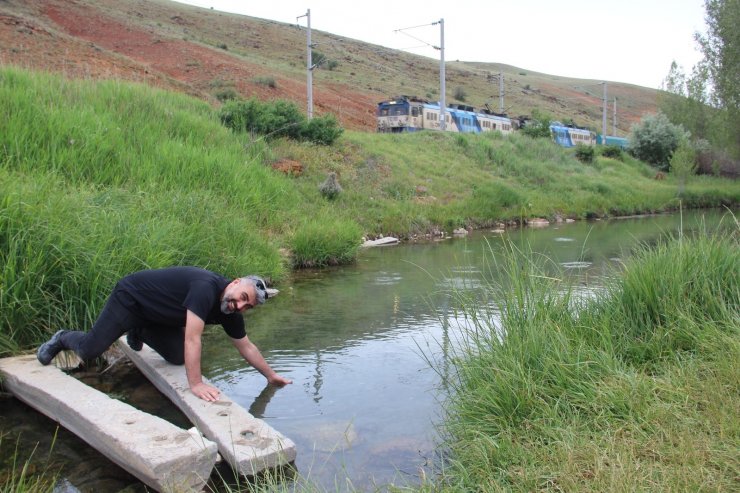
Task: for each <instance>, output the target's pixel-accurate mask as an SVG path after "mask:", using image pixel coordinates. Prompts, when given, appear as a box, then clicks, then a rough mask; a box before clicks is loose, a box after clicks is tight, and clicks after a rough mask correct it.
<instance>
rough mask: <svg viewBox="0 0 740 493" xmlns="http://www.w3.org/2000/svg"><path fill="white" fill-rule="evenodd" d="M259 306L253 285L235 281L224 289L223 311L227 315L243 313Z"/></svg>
mask: <svg viewBox="0 0 740 493" xmlns="http://www.w3.org/2000/svg"><path fill="white" fill-rule="evenodd" d="M256 304H257V293H256V292H255V288H254V286H252V285H251V284H246V283H242V282H241V281H240V280H239V279H234V280H233V281H231V283H229V285H228V286H226V289H224V296H223V298H221V311H222V312H223V313H225V314H227V315H229V314H231V313H234V312H243V311H245V310H249V309H250V308H253V307H254V306H255V305H256Z"/></svg>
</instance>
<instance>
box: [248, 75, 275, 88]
mask: <svg viewBox="0 0 740 493" xmlns="http://www.w3.org/2000/svg"><path fill="white" fill-rule="evenodd" d="M252 82H254V83H255V84H257V85H258V86H265V87H269V88H271V89H275V88H276V87H277V82H275V77H271V76H263V77H255V78H254V79H252Z"/></svg>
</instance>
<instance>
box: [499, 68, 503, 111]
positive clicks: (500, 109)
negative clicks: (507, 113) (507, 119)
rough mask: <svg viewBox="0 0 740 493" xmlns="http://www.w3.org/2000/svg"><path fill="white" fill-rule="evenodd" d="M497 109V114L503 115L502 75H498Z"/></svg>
mask: <svg viewBox="0 0 740 493" xmlns="http://www.w3.org/2000/svg"><path fill="white" fill-rule="evenodd" d="M498 108H499V113H501V114H503V113H504V73H503V72H499V73H498Z"/></svg>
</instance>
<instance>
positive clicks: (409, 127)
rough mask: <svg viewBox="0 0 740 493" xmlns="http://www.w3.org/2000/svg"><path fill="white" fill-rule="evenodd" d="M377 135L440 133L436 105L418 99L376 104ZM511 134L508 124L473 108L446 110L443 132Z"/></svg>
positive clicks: (503, 119)
mask: <svg viewBox="0 0 740 493" xmlns="http://www.w3.org/2000/svg"><path fill="white" fill-rule="evenodd" d="M377 122H378V132H393V133H396V132H414V131H417V130H422V129H425V130H440V129H441V121H440V107H439V104H436V103H429V102H427V101H423V100H420V99H415V98H409V97H405V96H404V97H400V98H398V99H394V100H390V101H382V102H380V103H378V111H377ZM512 130H513V127H512V124H511V120H510V119H509V118H507V117H505V116H501V115H496V114H494V113H490V112H486V111H483V112H477V111H475V110H474V108H473V107H472V106H464V105H450V106H449V107H448V108H446V109H445V131H447V132H463V133H480V132H493V131H498V132H502V133H504V134H507V133H509V132H511V131H512Z"/></svg>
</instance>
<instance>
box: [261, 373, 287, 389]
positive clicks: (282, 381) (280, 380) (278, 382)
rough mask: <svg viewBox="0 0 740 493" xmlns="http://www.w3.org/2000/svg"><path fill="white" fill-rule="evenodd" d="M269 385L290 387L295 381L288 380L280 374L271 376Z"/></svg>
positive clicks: (268, 381) (268, 380)
mask: <svg viewBox="0 0 740 493" xmlns="http://www.w3.org/2000/svg"><path fill="white" fill-rule="evenodd" d="M267 383H269V384H270V385H275V386H277V387H282V386H284V385H288V384H290V383H293V380H289V379H287V378H284V377H281V376H280V375H278V374H275V375H272V376H270V378H268V379H267Z"/></svg>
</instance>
